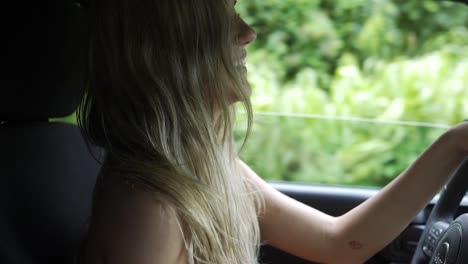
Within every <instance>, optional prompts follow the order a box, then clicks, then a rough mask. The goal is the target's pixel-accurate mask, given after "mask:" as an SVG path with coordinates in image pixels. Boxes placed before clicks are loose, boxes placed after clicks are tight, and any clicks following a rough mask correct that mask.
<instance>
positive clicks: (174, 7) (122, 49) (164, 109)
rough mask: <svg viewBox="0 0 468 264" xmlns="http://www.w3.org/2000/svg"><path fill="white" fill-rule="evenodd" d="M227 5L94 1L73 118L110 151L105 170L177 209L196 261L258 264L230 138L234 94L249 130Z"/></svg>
mask: <svg viewBox="0 0 468 264" xmlns="http://www.w3.org/2000/svg"><path fill="white" fill-rule="evenodd" d="M232 5H233V3H231V1H228V0H226V1H223V0H221V1H219V0H217V1H214V0H158V1H155V0H139V1H131V0H95V1H92V2H91V4H90V9H89V10H90V18H91V34H90V36H91V40H90V52H89V65H88V67H89V70H88V74H89V76H88V84H87V87H86V91H85V96H84V99H83V102H82V103H81V105H80V107H79V111H78V123H79V125H80V127H81V128H82V130H83V132H84V134H85V135H86V136H87V137H88V138H89V139H90V140H91V142H93V143H95V144H97V145H100V146H102V147H104V148H105V149H106V150H107V152H108V157H109V160H112V162H109V164H112V165H111V169H113V170H118V171H120V172H124V175H126V178H127V180H128V181H129V182H131V183H132V184H134V185H135V186H140V187H141V188H145V189H146V190H150V191H151V192H152V193H154V194H155V196H159V197H162V198H164V199H165V200H168V201H170V203H171V204H172V205H173V206H174V207H175V208H176V210H177V213H178V216H179V220H180V227H181V231H182V233H183V237H184V241H185V245H186V249H187V253H188V258H189V263H193V264H194V263H223V264H234V263H236V264H237V263H257V255H258V247H259V241H260V239H259V227H258V219H257V210H258V208H257V207H258V206H257V205H258V203H257V202H258V201H259V197H257V196H256V195H255V194H253V192H249V188H248V186H246V180H245V179H243V178H242V176H241V172H240V168H239V167H238V165H239V164H238V160H237V153H236V148H235V146H234V143H233V137H232V127H233V123H234V119H235V116H234V110H233V106H232V100H233V98H237V99H238V100H239V101H241V102H242V103H243V105H244V108H245V109H246V111H247V113H248V116H249V118H248V121H247V122H248V127H249V129H248V131H249V130H250V125H251V120H252V118H251V115H252V114H251V106H250V101H249V99H248V96H249V95H248V92H247V91H246V89H245V85H246V84H245V83H244V82H245V79H244V77H242V76H241V74H242V73H241V72H239V69H238V68H237V67H236V66H235V65H236V62H237V61H238V60H239V61H240V58H238V57H236V56H235V52H234V46H235V45H234V44H233V43H234V41H233V39H232V38H233V36H232V35H233V34H232V25H231V24H232V20H233V19H234V16H235V14H234V13H233V10H232V9H233V7H232ZM248 131H247V132H248ZM247 134H248V133H247ZM109 164H108V166H109Z"/></svg>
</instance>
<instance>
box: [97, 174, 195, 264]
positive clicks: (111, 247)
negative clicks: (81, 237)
mask: <svg viewBox="0 0 468 264" xmlns="http://www.w3.org/2000/svg"><path fill="white" fill-rule="evenodd" d="M90 238H91V240H92V243H90V246H92V247H93V248H92V249H90V251H93V252H94V254H92V255H94V257H93V258H95V260H94V261H92V262H93V263H102V262H105V263H115V264H127V263H128V264H130V263H141V264H155V263H168V264H171V263H174V264H176V263H186V262H185V251H184V244H183V238H182V232H181V228H180V224H179V221H178V216H177V213H176V210H175V208H174V207H173V206H172V205H171V204H170V203H169V202H167V201H165V200H164V199H159V198H158V197H157V196H155V195H154V194H152V193H150V192H147V191H142V190H139V189H137V188H132V187H131V186H130V185H128V184H127V183H125V182H124V181H123V180H122V179H119V178H116V179H111V180H106V187H105V188H103V190H102V193H101V194H100V197H99V199H97V200H96V203H95V215H94V219H93V223H92V228H91V234H90ZM97 259H101V260H103V261H98V260H97Z"/></svg>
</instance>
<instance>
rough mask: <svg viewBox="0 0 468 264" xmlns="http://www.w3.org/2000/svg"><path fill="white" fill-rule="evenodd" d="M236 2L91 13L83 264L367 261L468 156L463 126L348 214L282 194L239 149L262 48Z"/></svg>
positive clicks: (138, 5)
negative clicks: (237, 132)
mask: <svg viewBox="0 0 468 264" xmlns="http://www.w3.org/2000/svg"><path fill="white" fill-rule="evenodd" d="M234 5H235V1H234V0H216V1H214V0H158V1H154V0H153V1H152V0H139V1H130V0H94V1H92V2H91V4H90V8H89V13H90V17H91V41H90V56H89V71H88V73H89V82H88V85H87V88H86V96H85V98H84V100H83V102H82V104H81V106H80V109H79V113H78V119H79V124H80V126H81V127H82V129H83V132H84V134H85V135H86V136H87V137H88V138H89V139H90V140H91V141H92V142H94V143H95V144H98V145H100V146H102V147H104V148H105V149H106V150H107V153H108V157H107V159H106V161H105V163H104V165H103V169H102V171H101V174H100V176H99V181H98V183H97V186H96V192H95V204H94V211H93V217H92V222H91V226H90V230H89V235H88V239H87V241H86V243H85V246H84V249H83V252H82V254H81V258H80V260H81V261H82V262H84V263H112V264H119V263H121V264H127V263H138V264H150V263H152V264H154V263H165V264H166V263H167V264H172V263H223V264H234V263H257V253H258V248H259V244H260V241H263V242H264V243H268V244H271V245H273V246H275V247H278V248H281V249H283V250H285V251H288V252H290V253H292V254H295V255H297V256H300V257H302V258H305V259H308V260H311V261H316V262H324V263H362V262H363V261H365V260H366V259H367V258H369V257H371V256H372V255H373V254H375V253H376V252H377V251H379V250H380V249H381V248H382V247H384V246H385V245H386V244H387V243H389V242H390V241H391V240H392V239H393V238H394V237H396V236H397V235H398V234H399V232H401V231H402V230H403V228H404V227H405V226H407V224H408V223H409V222H410V221H411V220H412V219H413V218H414V217H415V215H416V214H417V213H418V212H419V211H420V210H421V209H422V208H423V207H424V206H425V205H426V204H427V202H428V201H429V200H430V199H431V198H432V197H433V196H434V195H435V194H436V193H437V191H438V190H439V189H440V188H441V187H442V186H443V185H444V183H445V182H446V181H447V179H448V176H449V175H450V174H451V172H453V170H454V169H455V168H456V167H457V165H458V164H459V163H460V162H461V161H462V159H463V158H464V156H465V155H466V154H467V149H468V146H467V144H466V143H465V142H466V140H465V138H466V135H465V134H466V133H467V129H468V128H466V126H465V125H459V126H457V127H455V128H453V129H451V130H450V131H448V132H447V133H445V134H444V135H443V136H442V137H441V138H440V139H438V140H437V141H436V142H435V143H434V144H433V145H432V146H431V147H430V148H429V149H428V150H427V151H426V152H425V153H424V154H422V155H421V157H420V158H419V159H418V160H417V161H416V162H415V163H414V164H412V165H411V166H410V167H409V168H408V169H407V170H406V171H405V172H403V173H402V175H400V176H399V177H398V178H397V179H396V180H394V181H393V182H392V183H391V184H389V185H388V186H387V187H386V188H385V189H383V190H382V191H381V192H380V193H379V194H378V195H376V196H375V197H373V198H371V199H369V200H368V201H366V202H365V203H363V204H362V205H360V206H358V207H357V208H355V209H354V210H352V211H350V212H349V213H347V214H345V215H343V216H340V217H332V216H329V215H326V214H324V213H321V212H319V211H317V210H315V209H313V208H310V207H307V206H305V205H303V204H301V203H299V202H297V201H294V200H292V199H290V198H288V197H286V196H284V195H282V194H281V193H279V192H277V191H276V190H274V189H273V188H271V187H270V186H269V185H268V184H266V183H265V182H264V181H263V180H261V179H260V178H259V177H258V176H257V175H256V174H255V172H253V171H252V170H251V169H250V168H249V167H248V166H247V165H246V164H244V163H243V162H242V161H240V160H239V159H238V157H237V152H236V149H235V147H234V143H233V137H232V124H233V120H234V116H233V111H232V107H233V103H235V102H240V103H242V104H243V105H244V107H245V109H246V111H247V113H248V115H249V119H248V120H249V121H248V122H249V127H250V123H251V107H250V102H249V95H250V87H249V85H248V82H247V80H246V68H245V66H244V65H243V61H244V59H245V56H246V52H245V47H246V46H247V45H248V44H249V43H250V42H252V41H254V40H255V32H254V31H253V30H252V29H251V28H250V27H249V26H248V25H247V24H246V23H245V22H244V21H243V20H242V19H241V18H240V17H239V16H238V15H237V14H236V13H235V10H234ZM247 132H248V131H247ZM420 182H424V183H425V185H424V188H421V186H420V185H419V183H420ZM290 223H294V225H291V224H290ZM382 226H384V227H385V228H382ZM377 233H378V234H379V235H378V236H375V234H377ZM336 252H339V254H336Z"/></svg>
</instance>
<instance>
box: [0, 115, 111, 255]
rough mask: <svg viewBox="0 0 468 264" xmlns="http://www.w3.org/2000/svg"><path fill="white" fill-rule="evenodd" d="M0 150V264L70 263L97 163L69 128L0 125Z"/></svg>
mask: <svg viewBox="0 0 468 264" xmlns="http://www.w3.org/2000/svg"><path fill="white" fill-rule="evenodd" d="M0 146H1V150H0V175H1V184H0V208H1V210H2V212H1V215H0V263H2V264H10V263H11V264H13V263H24V264H33V263H34V264H39V263H40V264H42V263H44V264H45V263H71V261H72V257H73V255H74V254H75V251H76V250H77V249H78V246H79V243H80V242H81V240H82V239H83V236H84V235H85V232H86V227H87V226H86V224H87V221H88V218H89V216H90V212H91V204H92V191H93V188H94V184H95V180H96V175H97V173H98V171H99V167H100V164H99V163H98V162H97V161H96V160H95V159H94V157H93V155H90V152H89V151H88V147H87V145H86V144H85V141H84V140H83V138H82V136H81V134H80V132H79V130H78V129H77V128H76V127H75V126H73V125H69V124H62V123H50V124H49V123H31V124H23V125H14V126H12V125H0ZM92 150H93V152H94V155H95V156H96V157H97V158H98V159H102V158H103V153H102V152H101V151H100V150H99V149H97V148H93V149H92Z"/></svg>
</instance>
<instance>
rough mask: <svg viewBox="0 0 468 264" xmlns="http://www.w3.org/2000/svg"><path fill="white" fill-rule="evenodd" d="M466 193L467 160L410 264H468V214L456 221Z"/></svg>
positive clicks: (442, 199)
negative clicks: (457, 212)
mask: <svg viewBox="0 0 468 264" xmlns="http://www.w3.org/2000/svg"><path fill="white" fill-rule="evenodd" d="M467 190H468V158H465V160H464V161H463V162H462V164H461V165H460V166H459V168H458V169H457V171H456V172H455V173H454V174H453V175H452V177H451V179H450V181H449V183H448V184H447V185H446V188H445V190H444V191H443V193H442V194H441V196H440V198H439V200H438V202H437V204H436V205H435V206H434V209H433V210H432V212H431V215H430V216H429V219H428V221H427V225H426V228H425V230H424V232H423V234H422V235H421V237H420V239H419V243H418V246H417V248H416V251H415V253H414V256H413V259H412V260H411V264H427V263H429V264H466V263H468V214H463V215H461V216H459V217H458V218H457V219H455V220H453V219H454V217H455V216H456V211H457V208H458V207H459V205H460V202H461V201H462V199H463V197H464V196H465V194H466V192H467Z"/></svg>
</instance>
